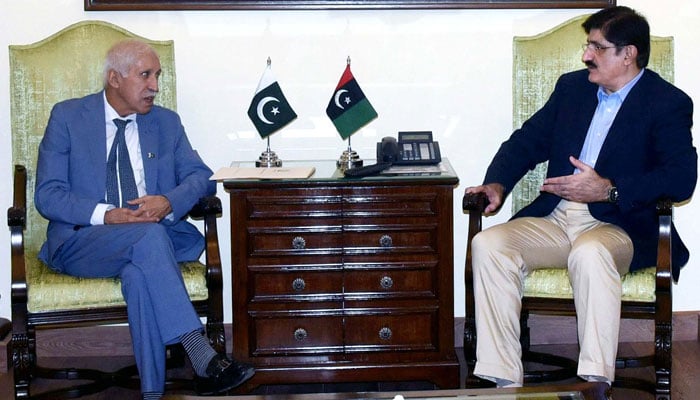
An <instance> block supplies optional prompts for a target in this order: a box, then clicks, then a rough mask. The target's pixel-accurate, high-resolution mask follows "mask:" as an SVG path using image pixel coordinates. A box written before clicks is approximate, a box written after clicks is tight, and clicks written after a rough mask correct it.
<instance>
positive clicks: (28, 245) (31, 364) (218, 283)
mask: <svg viewBox="0 0 700 400" xmlns="http://www.w3.org/2000/svg"><path fill="white" fill-rule="evenodd" d="M135 37H138V36H136V35H134V34H132V33H130V32H128V31H126V30H124V29H121V28H119V27H117V26H114V25H111V24H109V23H106V22H101V21H84V22H79V23H77V24H74V25H71V26H69V27H67V28H65V29H63V30H62V31H60V32H58V33H56V34H54V35H52V36H50V37H48V38H46V39H44V40H42V41H40V42H37V43H34V44H30V45H17V46H14V45H13V46H10V49H9V51H10V74H11V76H10V91H11V93H10V96H11V120H12V146H13V147H12V159H13V163H14V165H15V170H14V202H13V206H12V207H10V209H9V210H8V224H9V226H10V231H11V246H12V257H11V262H12V341H11V345H10V349H11V350H10V351H11V354H10V355H9V357H8V365H10V361H9V360H11V365H12V367H13V369H14V382H15V396H16V397H17V398H26V397H28V396H29V392H30V390H29V389H30V381H31V379H32V378H33V377H43V378H61V377H64V378H65V377H66V376H71V377H72V379H88V380H97V382H91V383H88V384H83V385H82V386H78V387H77V388H72V389H70V390H66V391H63V392H54V393H50V394H45V395H44V396H43V397H45V398H60V397H77V396H80V395H84V394H87V393H92V392H95V391H100V390H102V389H104V388H105V387H106V386H109V385H110V384H114V383H115V382H121V383H123V384H126V382H127V381H128V379H127V380H125V379H116V378H115V377H114V376H113V374H100V373H94V372H86V373H84V374H82V373H79V372H78V373H77V372H76V371H73V372H72V373H71V374H66V373H62V371H56V370H49V369H47V368H42V367H40V366H38V364H37V355H36V347H37V346H36V329H44V328H53V327H70V326H80V325H99V324H103V323H120V322H126V307H125V304H124V301H123V298H122V294H121V286H120V282H119V280H118V279H82V278H74V277H70V276H66V275H60V274H57V273H55V272H53V271H52V270H50V269H49V268H48V267H46V266H45V265H44V264H43V263H41V262H40V261H39V260H38V259H37V253H38V251H39V248H40V247H41V244H42V243H43V241H44V240H45V237H46V226H47V221H46V220H45V219H44V218H43V217H41V215H39V213H38V212H37V210H36V209H35V207H34V204H33V200H34V193H33V192H34V179H35V167H36V159H37V152H38V147H39V142H40V141H41V138H42V136H43V133H44V129H45V127H46V123H47V121H48V118H49V113H50V111H51V108H52V106H53V105H54V104H55V103H57V102H59V101H61V100H64V99H68V98H72V97H81V96H84V95H87V94H89V93H94V92H97V91H99V90H101V89H102V85H103V83H102V77H103V74H102V68H103V65H104V58H105V55H106V53H107V50H108V49H109V47H111V45H112V44H114V43H115V42H117V41H119V40H121V39H125V38H135ZM140 39H142V40H145V41H146V42H148V43H149V44H150V45H151V46H153V47H154V49H155V50H156V52H157V53H158V54H159V56H160V61H161V66H162V69H163V72H162V75H161V78H160V93H159V94H158V96H157V97H156V100H157V101H158V102H159V103H160V104H161V105H163V106H165V107H168V108H171V109H175V107H176V95H175V62H174V50H173V47H174V45H173V42H172V41H152V40H147V39H145V38H140ZM190 215H191V216H192V217H194V218H196V219H201V220H203V223H204V233H205V241H206V250H205V259H206V265H203V264H202V263H200V262H191V263H183V264H182V265H181V267H182V273H183V277H184V279H185V283H186V286H187V290H188V292H189V294H190V298H191V300H192V302H193V304H194V305H195V308H196V310H197V312H198V313H199V314H200V315H201V316H204V317H206V319H207V324H206V328H207V334H208V337H209V339H210V341H211V342H212V344H213V346H214V348H215V349H216V350H217V351H219V352H224V351H225V348H226V346H225V336H224V330H223V302H222V287H223V284H222V276H221V260H220V254H219V246H218V234H217V230H216V218H217V217H218V216H220V215H221V202H220V201H219V199H218V198H217V197H215V196H211V197H207V198H203V199H201V200H200V202H199V204H197V206H196V207H195V209H193V210H192V212H191V214H190ZM130 371H133V372H135V369H132V370H130ZM63 372H65V370H64V371H63ZM136 387H138V385H136Z"/></svg>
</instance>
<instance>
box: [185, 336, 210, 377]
mask: <svg viewBox="0 0 700 400" xmlns="http://www.w3.org/2000/svg"><path fill="white" fill-rule="evenodd" d="M180 343H182V347H184V348H185V352H186V353H187V357H189V358H190V362H191V363H192V368H194V372H195V373H196V374H197V375H198V376H207V366H208V365H209V361H211V359H212V358H214V356H215V355H216V351H214V349H213V348H212V347H211V345H210V344H209V341H208V340H207V339H206V338H205V337H204V335H202V333H201V332H199V331H192V332H190V333H187V334H184V335H182V336H181V337H180Z"/></svg>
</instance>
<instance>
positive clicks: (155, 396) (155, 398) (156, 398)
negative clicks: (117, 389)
mask: <svg viewBox="0 0 700 400" xmlns="http://www.w3.org/2000/svg"><path fill="white" fill-rule="evenodd" d="M161 397H163V393H158V392H146V393H144V394H143V400H160V398H161Z"/></svg>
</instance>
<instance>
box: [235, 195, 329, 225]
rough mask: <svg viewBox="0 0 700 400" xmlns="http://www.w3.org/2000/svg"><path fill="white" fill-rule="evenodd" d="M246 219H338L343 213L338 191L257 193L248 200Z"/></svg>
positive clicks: (249, 196) (248, 197)
mask: <svg viewBox="0 0 700 400" xmlns="http://www.w3.org/2000/svg"><path fill="white" fill-rule="evenodd" d="M246 199H247V203H246V205H247V207H246V212H247V216H248V218H249V219H253V220H254V219H278V218H319V217H339V216H340V215H341V209H342V206H341V205H342V201H341V199H342V196H341V191H340V190H338V189H332V188H331V189H321V188H317V189H281V190H274V189H272V190H257V191H255V194H252V193H251V194H249V195H248V196H247V197H246Z"/></svg>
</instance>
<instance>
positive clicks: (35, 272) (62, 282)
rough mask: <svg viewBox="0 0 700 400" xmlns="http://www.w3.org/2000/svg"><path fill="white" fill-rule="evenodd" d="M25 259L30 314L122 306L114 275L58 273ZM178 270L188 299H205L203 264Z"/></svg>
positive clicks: (185, 264)
mask: <svg viewBox="0 0 700 400" xmlns="http://www.w3.org/2000/svg"><path fill="white" fill-rule="evenodd" d="M30 260H31V261H30ZM26 261H27V287H28V290H29V299H28V302H27V309H28V310H29V312H31V313H39V312H50V311H62V310H77V309H85V308H97V307H112V306H124V305H125V303H124V296H122V292H121V281H120V280H119V279H117V278H113V279H88V278H76V277H73V276H68V275H64V274H59V273H56V272H54V271H52V270H51V269H50V268H48V267H47V266H46V265H45V264H44V263H42V262H41V261H39V260H38V259H37V258H36V255H34V257H28V258H27V260H26ZM180 269H181V271H182V277H183V279H184V281H185V286H186V287H187V293H189V295H190V299H191V300H192V301H197V300H206V299H207V297H208V291H207V282H206V278H205V276H206V273H205V269H206V267H205V266H204V265H203V264H202V263H200V262H198V261H193V262H186V263H181V264H180Z"/></svg>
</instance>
